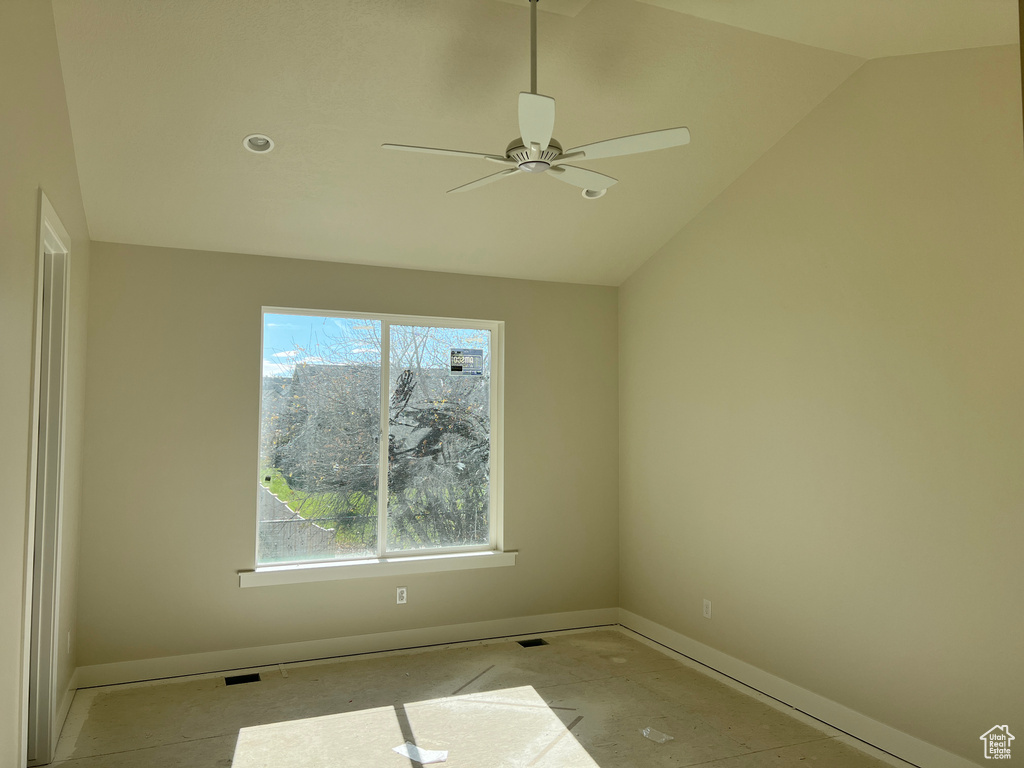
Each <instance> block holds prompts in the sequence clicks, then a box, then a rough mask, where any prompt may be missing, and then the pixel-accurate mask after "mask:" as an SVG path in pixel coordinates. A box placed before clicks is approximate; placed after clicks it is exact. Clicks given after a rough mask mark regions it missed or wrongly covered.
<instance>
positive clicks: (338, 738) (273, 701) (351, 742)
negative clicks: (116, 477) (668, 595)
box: [54, 628, 898, 768]
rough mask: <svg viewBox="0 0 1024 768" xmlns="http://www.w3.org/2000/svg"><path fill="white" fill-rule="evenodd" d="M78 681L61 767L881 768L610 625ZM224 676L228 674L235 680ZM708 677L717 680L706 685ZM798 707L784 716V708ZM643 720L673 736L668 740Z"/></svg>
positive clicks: (822, 731) (833, 735) (842, 739)
mask: <svg viewBox="0 0 1024 768" xmlns="http://www.w3.org/2000/svg"><path fill="white" fill-rule="evenodd" d="M544 637H545V638H546V639H547V641H548V645H543V646H537V647H530V648H524V647H522V646H520V645H519V644H518V643H517V642H516V641H514V640H500V641H486V642H482V643H467V644H460V645H454V646H446V647H441V648H431V649H425V650H419V651H411V652H398V653H387V654H374V655H368V656H359V657H352V658H345V659H336V660H331V661H327V662H315V663H304V664H290V665H283V666H281V667H269V668H262V669H260V670H259V671H260V673H261V678H262V679H261V681H260V682H254V683H245V684H241V685H231V686H228V685H225V682H224V678H223V677H222V676H217V677H214V676H203V677H192V678H186V679H178V680H170V681H160V682H154V683H138V684H132V685H121V686H111V687H106V688H93V689H88V690H81V691H79V692H78V694H77V695H76V697H75V701H74V703H73V705H72V707H71V712H70V714H69V716H68V720H67V723H66V725H65V727H64V731H63V733H62V734H61V738H60V743H59V745H58V748H57V755H56V757H57V762H55V763H54V765H59V766H67V768H129V767H130V768H150V767H152V768H178V767H181V768H185V767H186V766H187V767H188V768H221V767H222V766H234V768H300V767H301V768H321V767H322V768H328V767H329V768H342V767H343V766H344V767H348V766H352V767H353V768H355V767H356V766H358V768H369V767H376V766H381V767H382V768H387V767H388V766H394V767H395V768H401V766H407V767H408V766H415V767H416V768H418V766H419V763H416V762H413V761H411V760H410V759H409V758H407V757H402V756H401V755H399V754H398V753H396V752H394V751H393V747H397V746H399V745H402V744H404V743H405V742H412V743H414V744H416V745H417V746H419V747H420V748H422V749H428V750H446V751H447V752H448V755H447V762H445V763H440V764H439V765H443V766H445V767H446V768H469V767H472V768H498V767H499V766H509V767H511V766H522V767H523V768H620V767H621V768H625V767H626V766H629V767H630V768H632V767H634V766H636V767H638V768H640V767H642V768H648V767H650V768H660V767H661V766H673V767H676V766H688V765H701V766H707V767H708V768H768V767H769V766H770V767H771V768H783V767H784V766H807V765H809V764H810V765H814V764H817V765H818V766H822V768H825V767H826V766H827V767H828V768H883V766H885V765H894V764H898V762H897V761H893V760H892V759H891V758H890V759H887V760H886V762H881V761H879V760H876V759H875V758H874V757H871V756H869V755H868V754H866V753H864V752H862V751H859V750H858V749H855V748H853V747H852V746H850V744H852V743H854V742H853V741H852V740H851V739H850V738H849V737H847V736H844V735H842V734H840V733H839V732H838V731H835V730H831V729H828V728H827V726H823V725H822V724H820V723H817V722H816V721H813V720H811V719H810V718H808V717H806V716H804V715H801V714H799V713H795V712H794V711H793V710H787V712H783V711H780V709H779V705H778V704H776V703H772V702H770V700H769V699H767V697H763V696H761V695H760V694H753V695H750V694H749V692H745V691H746V689H743V690H739V689H738V686H737V685H736V684H735V683H731V681H727V680H725V679H723V678H721V677H719V676H716V675H714V674H713V673H712V674H711V675H709V674H706V673H705V672H704V671H699V670H700V669H701V668H699V667H697V665H695V664H693V663H692V662H689V661H687V660H684V659H681V658H680V657H678V656H674V655H672V656H670V655H669V654H667V653H666V652H663V651H662V650H660V649H659V648H656V647H654V646H653V644H651V643H648V642H646V641H642V640H641V639H639V638H637V637H636V636H634V635H632V634H631V633H628V632H627V631H625V630H619V629H614V628H608V629H598V630H588V631H580V632H566V633H553V634H550V635H544ZM232 674H234V673H232ZM716 678H717V679H716ZM794 715H795V716H794ZM644 728H654V729H656V730H657V731H661V732H662V733H665V734H668V735H670V736H672V737H673V738H672V740H671V741H668V742H666V743H663V744H659V743H656V742H655V741H652V740H650V739H647V738H645V737H644V736H643V735H642V734H641V730H642V729H644Z"/></svg>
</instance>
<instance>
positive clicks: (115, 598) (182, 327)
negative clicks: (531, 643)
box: [79, 243, 618, 665]
mask: <svg viewBox="0 0 1024 768" xmlns="http://www.w3.org/2000/svg"><path fill="white" fill-rule="evenodd" d="M90 290H91V299H90V315H89V318H90V327H89V345H90V346H89V374H88V389H87V429H88V435H89V455H88V457H87V459H86V481H85V510H86V511H85V515H84V516H83V526H82V563H81V589H80V606H79V617H80V618H79V631H80V654H79V662H80V664H83V665H92V664H101V663H107V662H115V661H127V660H134V659H146V658H153V657H160V656H170V655H178V654H187V653H193V652H203V651H216V650H226V649H234V648H246V647H258V646H263V645H270V644H276V643H286V642H297V641H303V640H315V639H323V638H333V637H347V636H352V635H359V634H364V633H375V632H385V631H389V630H398V629H404V628H413V627H430V626H440V625H446V624H456V623H462V622H474V621H483V620H488V619H499V618H506V617H515V616H525V615H535V614H545V613H553V612H561V611H573V610H581V609H592V608H607V607H613V606H615V605H617V601H618V594H617V585H618V582H617V579H618V544H617V535H618V529H617V494H618V487H617V482H618V481H617V441H618V436H617V424H616V420H615V416H614V414H615V411H616V407H617V387H618V381H617V375H616V371H617V359H616V340H617V336H616V327H617V326H616V323H617V302H616V291H615V289H614V288H606V287H592V286H575V285H565V284H554V283H539V282H526V281H515V280H506V279H496V278H480V277H467V276H458V275H449V274H441V273H429V272H414V271H403V270H395V269H384V268H375V267H362V266H350V265H342V264H332V263H326V262H311V261H300V260H296V259H278V258H269V257H256V256H243V255H230V254H222V253H207V252H197V251H184V250H169V249H156V248H145V247H136V246H122V245H112V244H105V243H94V244H93V254H92V271H91V286H90ZM264 305H266V306H282V307H308V308H316V309H335V310H354V311H372V312H384V313H405V314H418V315H439V316H451V317H458V316H462V317H470V318H485V319H495V320H504V321H506V323H507V325H506V337H505V346H506V349H505V369H506V375H505V505H504V509H505V546H506V548H509V549H518V550H520V552H521V555H520V558H519V562H518V564H517V565H516V566H514V567H511V568H494V569H486V570H482V571H461V572H450V573H439V574H425V575H419V576H415V577H400V578H389V577H380V578H370V579H360V580H348V581H341V582H326V583H315V584H298V585H290V586H275V587H260V588H246V589H240V588H239V586H238V577H237V575H236V572H237V571H238V570H239V569H245V568H251V567H252V565H253V550H254V546H255V535H256V534H255V522H254V521H255V514H256V484H255V477H256V474H255V473H256V461H257V450H258V445H257V441H258V420H259V394H260V359H261V354H260V352H261V350H260V326H261V315H260V308H261V306H264ZM551 349H557V350H558V351H559V358H558V360H557V361H550V360H548V359H546V357H545V353H546V352H547V351H548V350H551ZM399 584H403V585H407V586H408V587H409V595H410V599H409V604H408V605H405V606H396V605H395V598H394V594H395V587H396V586H398V585H399Z"/></svg>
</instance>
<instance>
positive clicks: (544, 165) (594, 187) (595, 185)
mask: <svg viewBox="0 0 1024 768" xmlns="http://www.w3.org/2000/svg"><path fill="white" fill-rule="evenodd" d="M537 2H538V0H530V92H529V93H525V92H524V93H520V94H519V133H520V135H519V137H518V138H515V139H513V140H512V141H511V142H509V145H508V148H507V149H506V150H505V154H504V155H486V154H482V153H479V152H464V151H462V150H458V149H435V148H432V147H417V146H412V145H409V144H383V145H381V146H383V147H384V148H385V149H399V150H404V151H406V152H425V153H428V154H435V155H454V156H456V157H474V158H479V159H483V160H487V161H489V162H492V163H496V164H498V165H502V166H504V170H501V171H498V172H497V173H492V174H491V175H490V176H484V177H483V178H482V179H477V180H476V181H471V182H469V183H468V184H463V185H462V186H460V187H455V188H454V189H449V190H448V193H449V194H451V193H453V192H468V191H469V190H471V189H476V188H477V187H482V186H484V185H486V184H491V183H492V182H495V181H500V180H501V179H504V178H508V177H509V176H514V175H516V174H518V173H532V174H539V173H549V174H550V175H551V176H552V178H555V179H558V180H559V181H564V182H565V183H566V184H571V185H572V186H574V187H579V188H580V189H582V190H583V197H584V198H585V199H587V200H596V199H597V198H599V197H603V196H604V194H605V193H606V192H607V191H608V188H609V187H611V186H612V185H613V184H617V183H618V179H613V178H612V177H611V176H605V175H604V174H602V173H597V172H596V171H591V170H588V169H586V168H580V167H578V166H575V165H566V163H567V162H568V161H569V160H598V159H602V158H605V157H618V156H621V155H635V154H638V153H640V152H651V151H653V150H656V149H668V148H669V147H678V146H682V145H683V144H689V143H690V131H689V130H688V129H686V128H683V127H680V128H666V129H664V130H661V131H650V132H648V133H637V134H634V135H632V136H620V137H619V138H617V139H606V140H605V141H598V142H596V143H594V144H585V145H583V146H580V147H575V148H574V149H570V150H569V151H567V152H566V151H563V149H562V145H561V144H560V143H559V142H558V141H556V140H555V139H553V138H552V134H553V133H554V129H555V100H554V99H553V98H551V97H550V96H544V95H542V94H539V93H537Z"/></svg>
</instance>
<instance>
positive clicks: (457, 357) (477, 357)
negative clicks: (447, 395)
mask: <svg viewBox="0 0 1024 768" xmlns="http://www.w3.org/2000/svg"><path fill="white" fill-rule="evenodd" d="M452 373H454V374H456V375H457V376H482V375H483V373H484V351H483V350H482V349H453V350H452Z"/></svg>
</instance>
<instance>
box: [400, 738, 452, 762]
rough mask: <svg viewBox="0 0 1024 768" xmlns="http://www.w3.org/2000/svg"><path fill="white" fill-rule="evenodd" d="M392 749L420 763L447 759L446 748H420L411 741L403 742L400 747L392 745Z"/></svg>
mask: <svg viewBox="0 0 1024 768" xmlns="http://www.w3.org/2000/svg"><path fill="white" fill-rule="evenodd" d="M392 749H393V751H395V752H397V753H398V754H400V755H401V756H402V757H408V758H409V759H410V760H415V761H416V762H417V763H419V764H421V765H429V764H430V763H443V762H444V761H445V760H447V759H448V750H445V749H420V748H419V747H417V746H416V745H415V744H413V743H412V742H411V741H407V742H405V744H403V745H402V746H400V747H392Z"/></svg>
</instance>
